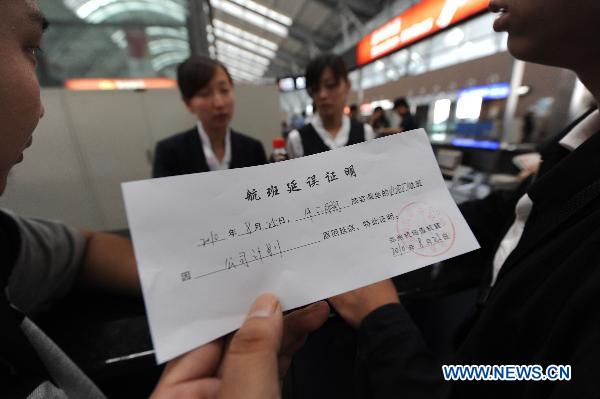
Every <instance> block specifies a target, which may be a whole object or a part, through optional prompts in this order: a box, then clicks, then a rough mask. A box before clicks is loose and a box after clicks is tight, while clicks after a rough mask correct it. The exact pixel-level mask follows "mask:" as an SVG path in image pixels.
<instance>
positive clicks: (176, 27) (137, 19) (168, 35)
mask: <svg viewBox="0 0 600 399" xmlns="http://www.w3.org/2000/svg"><path fill="white" fill-rule="evenodd" d="M40 7H41V8H42V10H43V11H44V13H45V14H46V15H47V17H48V19H49V21H50V28H49V30H48V32H47V33H46V35H45V36H44V41H43V44H42V47H43V48H44V50H45V51H44V53H43V55H42V57H41V60H40V68H39V74H40V82H41V83H42V85H44V86H61V85H63V83H64V81H66V80H68V79H72V78H90V77H91V78H93V77H110V78H127V77H136V78H137V77H174V76H175V68H176V66H177V65H178V64H179V63H181V62H182V61H183V60H185V59H186V58H187V57H188V56H189V54H190V49H189V41H188V30H187V27H186V19H187V13H188V8H187V2H186V1H184V0H155V1H151V0H143V1H142V0H62V1H59V0H57V1H46V2H40Z"/></svg>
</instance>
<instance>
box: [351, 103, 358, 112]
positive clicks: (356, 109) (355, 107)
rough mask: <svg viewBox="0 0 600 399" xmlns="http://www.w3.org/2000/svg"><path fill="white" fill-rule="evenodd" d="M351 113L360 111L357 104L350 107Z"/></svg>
mask: <svg viewBox="0 0 600 399" xmlns="http://www.w3.org/2000/svg"><path fill="white" fill-rule="evenodd" d="M350 111H358V105H356V104H352V105H351V106H350Z"/></svg>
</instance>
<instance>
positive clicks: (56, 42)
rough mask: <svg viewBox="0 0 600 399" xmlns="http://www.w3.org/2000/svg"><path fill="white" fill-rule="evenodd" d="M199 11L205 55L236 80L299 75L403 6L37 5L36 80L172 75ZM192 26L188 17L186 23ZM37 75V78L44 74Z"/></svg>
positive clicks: (243, 1)
mask: <svg viewBox="0 0 600 399" xmlns="http://www.w3.org/2000/svg"><path fill="white" fill-rule="evenodd" d="M193 2H196V3H195V6H196V7H197V6H200V7H204V10H205V11H208V12H207V19H208V20H210V21H211V22H212V26H211V27H210V28H209V33H208V34H207V37H208V38H209V40H211V39H212V40H213V41H212V45H211V47H213V49H211V51H214V52H215V53H214V55H215V56H216V57H219V58H220V59H222V60H223V61H225V62H226V64H227V65H228V66H230V67H231V69H233V72H235V75H236V77H237V78H238V79H239V80H249V81H252V80H254V81H260V80H261V79H262V78H273V77H277V76H283V75H286V74H299V73H302V71H303V69H304V67H305V65H306V62H307V61H308V60H309V59H310V58H311V57H312V56H314V55H316V54H319V53H321V52H325V51H331V50H333V49H334V48H335V49H339V48H340V47H344V46H345V47H346V48H348V47H351V46H352V45H353V44H355V43H356V38H357V37H358V36H360V35H361V34H363V33H365V31H366V29H367V25H368V23H369V22H371V21H373V19H374V18H375V17H376V16H378V15H379V14H380V13H381V11H382V10H384V9H391V7H392V3H399V2H404V3H407V5H408V4H410V3H412V1H411V0H400V1H398V0H396V1H393V0H369V1H363V0H38V3H39V4H40V7H41V8H42V10H43V11H44V13H45V14H46V15H47V17H48V19H49V20H50V23H51V29H49V31H48V33H47V37H46V38H45V42H44V46H45V49H44V50H45V56H44V60H43V61H44V62H43V63H42V69H43V72H42V77H43V78H46V79H47V80H52V79H54V80H64V79H65V78H68V77H74V76H78V77H107V76H108V75H112V76H119V77H125V76H156V75H159V76H160V75H166V76H173V73H174V68H175V66H176V65H177V64H178V63H179V62H181V61H182V60H183V59H185V58H186V57H187V56H188V55H189V45H188V29H187V27H188V26H189V25H188V24H189V22H188V21H189V19H188V10H189V9H191V8H193V7H194V4H191V3H193ZM192 20H193V18H192ZM44 75H45V76H44Z"/></svg>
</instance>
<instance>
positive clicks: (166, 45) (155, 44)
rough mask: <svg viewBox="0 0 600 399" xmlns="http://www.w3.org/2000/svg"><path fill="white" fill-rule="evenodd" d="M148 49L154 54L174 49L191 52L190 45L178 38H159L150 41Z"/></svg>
mask: <svg viewBox="0 0 600 399" xmlns="http://www.w3.org/2000/svg"><path fill="white" fill-rule="evenodd" d="M148 49H149V50H150V53H151V54H152V55H156V54H160V53H167V52H172V51H183V52H187V53H189V45H188V43H187V42H185V41H183V40H176V39H158V40H152V41H150V43H148Z"/></svg>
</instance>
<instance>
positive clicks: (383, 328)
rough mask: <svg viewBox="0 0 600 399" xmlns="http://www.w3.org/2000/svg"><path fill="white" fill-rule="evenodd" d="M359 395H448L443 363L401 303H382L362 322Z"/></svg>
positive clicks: (376, 397) (374, 398)
mask: <svg viewBox="0 0 600 399" xmlns="http://www.w3.org/2000/svg"><path fill="white" fill-rule="evenodd" d="M355 383H356V388H357V397H358V398H371V399H379V398H386V399H388V398H403V399H411V398H428V399H438V398H445V397H446V396H447V386H446V385H444V384H443V382H442V372H441V365H440V364H438V362H437V361H436V360H435V358H434V357H433V355H432V354H431V353H430V352H429V350H428V349H427V347H426V345H425V342H424V341H423V338H422V336H421V333H420V332H419V330H418V329H417V327H416V326H415V324H414V323H413V321H412V320H411V318H410V316H409V315H408V313H407V312H406V310H404V308H403V307H402V305H400V304H390V305H385V306H382V307H381V308H379V309H377V310H375V311H373V312H372V313H371V314H369V315H368V316H367V317H366V318H365V319H364V321H363V322H362V324H361V326H360V329H359V331H358V353H357V357H356V379H355Z"/></svg>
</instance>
